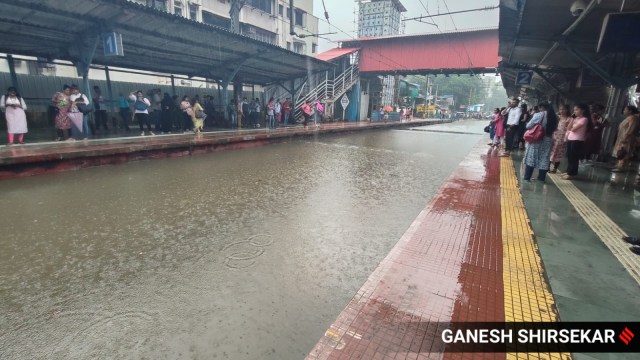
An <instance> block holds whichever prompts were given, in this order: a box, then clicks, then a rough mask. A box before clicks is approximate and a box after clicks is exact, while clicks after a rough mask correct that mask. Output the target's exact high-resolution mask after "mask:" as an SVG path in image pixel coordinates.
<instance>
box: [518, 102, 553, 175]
mask: <svg viewBox="0 0 640 360" xmlns="http://www.w3.org/2000/svg"><path fill="white" fill-rule="evenodd" d="M539 107H540V111H539V112H537V113H536V114H535V115H533V117H532V118H531V120H529V122H528V123H527V125H526V128H527V131H526V132H525V134H524V140H525V142H526V147H525V152H524V160H523V161H524V164H525V170H524V176H523V179H524V180H526V181H531V176H532V175H533V170H534V169H535V168H538V181H542V182H544V181H545V180H546V178H547V172H548V171H549V164H550V153H551V146H552V145H553V138H552V136H553V133H554V131H556V128H557V127H558V116H557V115H556V113H555V111H554V110H553V107H552V106H551V104H546V103H545V104H542V105H540V106H539Z"/></svg>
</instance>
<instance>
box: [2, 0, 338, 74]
mask: <svg viewBox="0 0 640 360" xmlns="http://www.w3.org/2000/svg"><path fill="white" fill-rule="evenodd" d="M0 5H2V9H3V11H2V12H0V32H2V33H3V34H10V35H9V36H2V37H0V52H5V53H10V54H20V55H28V56H37V57H44V58H52V59H63V60H73V59H77V58H78V55H79V53H78V50H77V49H74V46H73V45H75V44H77V43H79V39H81V38H82V36H83V35H87V34H98V33H100V32H102V31H105V30H106V29H108V30H109V31H115V32H118V33H121V34H122V37H123V45H124V46H123V47H124V56H113V57H106V56H104V51H103V48H102V42H101V41H100V42H99V44H98V47H97V50H96V56H95V57H94V59H93V63H94V64H100V65H108V66H112V67H121V68H129V69H139V70H150V71H156V72H161V73H169V74H184V75H189V76H201V77H207V78H212V79H219V80H223V79H225V78H226V77H227V76H228V75H229V74H230V73H232V72H233V71H234V70H235V68H236V66H239V65H241V67H240V69H239V71H238V73H237V75H238V77H239V78H242V79H243V80H244V81H245V82H246V83H252V84H267V83H272V82H276V81H278V80H286V79H291V78H296V77H302V76H306V74H307V73H308V72H309V71H311V72H316V71H322V70H326V69H329V68H331V64H328V63H326V62H323V61H321V60H318V59H315V58H313V57H309V56H304V55H300V54H296V53H294V52H291V51H288V50H286V49H283V48H281V47H278V46H275V45H271V44H268V43H265V42H262V41H258V40H254V39H251V38H248V37H246V36H243V35H238V34H232V33H230V32H229V31H227V30H226V29H222V28H220V27H216V26H211V25H208V24H204V23H198V22H195V21H191V20H188V19H185V18H182V17H179V16H175V15H172V14H169V13H166V12H162V11H159V10H155V9H153V8H151V7H147V6H142V5H140V4H136V3H132V2H129V1H126V0H65V1H59V0H44V1H36V0H21V1H11V0H0ZM107 24H108V25H107Z"/></svg>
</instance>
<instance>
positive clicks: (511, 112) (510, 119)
mask: <svg viewBox="0 0 640 360" xmlns="http://www.w3.org/2000/svg"><path fill="white" fill-rule="evenodd" d="M519 103H520V100H518V99H517V98H513V99H511V102H510V103H509V107H508V108H506V109H505V110H504V111H503V112H502V115H503V116H506V117H507V126H506V127H505V138H506V139H505V142H506V144H505V149H504V152H503V153H502V154H500V156H510V155H511V150H512V148H513V142H514V140H515V137H516V136H517V135H518V131H517V129H518V123H519V122H520V117H521V116H522V109H520V107H519V106H518V104H519Z"/></svg>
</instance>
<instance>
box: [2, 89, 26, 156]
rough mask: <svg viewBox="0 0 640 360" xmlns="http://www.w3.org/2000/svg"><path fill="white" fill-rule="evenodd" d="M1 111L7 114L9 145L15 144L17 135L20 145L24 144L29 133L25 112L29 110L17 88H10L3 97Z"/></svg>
mask: <svg viewBox="0 0 640 360" xmlns="http://www.w3.org/2000/svg"><path fill="white" fill-rule="evenodd" d="M0 109H2V111H3V112H4V113H5V118H6V119H7V133H8V135H9V143H8V144H7V145H13V144H14V140H15V135H18V138H17V141H18V143H19V144H24V134H26V133H27V132H28V131H29V130H28V129H27V114H26V113H25V112H24V111H25V110H27V104H25V103H24V99H23V98H22V97H21V96H20V94H18V91H17V90H16V88H14V87H10V88H8V89H7V93H6V94H5V95H2V98H0Z"/></svg>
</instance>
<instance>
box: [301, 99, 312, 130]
mask: <svg viewBox="0 0 640 360" xmlns="http://www.w3.org/2000/svg"><path fill="white" fill-rule="evenodd" d="M312 115H313V110H312V109H311V104H309V100H305V101H304V105H302V116H304V122H303V125H304V127H305V129H306V128H307V123H308V122H309V120H310V119H311V116H312Z"/></svg>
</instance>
